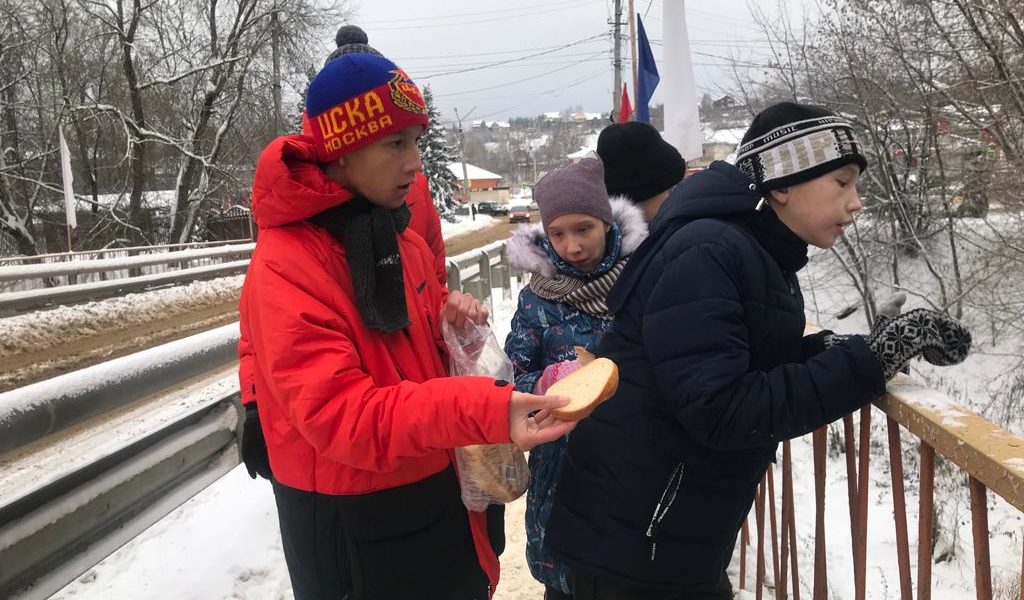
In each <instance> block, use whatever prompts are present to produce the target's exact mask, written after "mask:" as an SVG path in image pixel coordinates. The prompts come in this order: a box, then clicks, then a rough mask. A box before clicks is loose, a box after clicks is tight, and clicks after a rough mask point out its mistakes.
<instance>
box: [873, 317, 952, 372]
mask: <svg viewBox="0 0 1024 600" xmlns="http://www.w3.org/2000/svg"><path fill="white" fill-rule="evenodd" d="M868 345H869V346H871V350H872V351H874V353H875V356H877V357H878V360H879V362H881V363H882V373H883V374H884V375H885V380H886V381H889V380H890V379H892V377H893V376H894V375H895V374H896V373H897V372H899V371H900V370H901V369H902V368H903V367H904V366H906V364H907V363H909V362H910V360H911V359H913V358H915V357H917V356H924V358H925V360H927V361H928V362H930V363H932V364H933V365H955V364H957V363H960V362H963V360H964V359H965V358H967V353H968V352H969V351H970V349H971V333H970V332H969V331H967V329H966V328H965V327H964V326H963V325H962V324H960V322H959V321H957V320H955V319H952V318H950V317H947V316H946V315H943V314H942V313H938V312H935V311H933V310H927V309H924V308H918V309H915V310H912V311H910V312H908V313H906V314H903V315H898V316H896V317H893V318H891V319H882V320H880V321H879V322H878V323H876V324H875V327H874V328H872V330H871V334H870V335H869V336H868Z"/></svg>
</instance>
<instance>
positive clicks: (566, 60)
mask: <svg viewBox="0 0 1024 600" xmlns="http://www.w3.org/2000/svg"><path fill="white" fill-rule="evenodd" d="M607 55H608V50H598V51H596V52H578V53H573V54H563V55H559V56H558V57H551V58H549V59H540V60H530V61H526V62H516V63H513V64H509V65H505V66H503V67H502V69H516V68H521V67H536V66H544V65H569V64H573V63H575V62H577V61H576V60H575V59H578V58H586V59H587V62H591V61H595V60H605V61H606V60H607ZM480 64H482V63H479V62H472V63H461V64H448V65H436V66H433V67H431V66H414V67H409V68H407V69H406V70H407V71H409V72H410V74H413V75H415V73H418V72H420V71H429V70H431V69H440V68H455V67H476V66H479V65H480ZM474 70H479V69H468V68H467V69H465V70H464V71H459V73H460V74H461V73H465V72H471V71H474ZM429 77H432V76H429V75H428V76H422V75H416V76H415V79H416V80H420V79H428V78H429Z"/></svg>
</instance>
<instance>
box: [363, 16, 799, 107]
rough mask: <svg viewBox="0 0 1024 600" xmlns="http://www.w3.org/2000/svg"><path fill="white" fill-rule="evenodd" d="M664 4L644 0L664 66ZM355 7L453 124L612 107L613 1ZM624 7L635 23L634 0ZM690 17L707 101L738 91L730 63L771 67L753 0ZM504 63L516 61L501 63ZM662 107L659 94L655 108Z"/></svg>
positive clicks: (375, 42)
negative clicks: (762, 63)
mask: <svg viewBox="0 0 1024 600" xmlns="http://www.w3.org/2000/svg"><path fill="white" fill-rule="evenodd" d="M663 1H671V0H635V5H636V10H637V12H639V13H640V14H641V16H644V15H646V16H645V17H644V25H645V27H646V29H647V35H648V37H649V38H650V40H651V47H652V50H653V53H654V56H655V58H656V60H658V61H659V62H660V60H661V44H660V42H661V39H662V37H663V32H662V21H661V14H662V2H663ZM353 3H354V7H355V15H354V18H353V19H352V22H354V23H356V24H358V25H360V26H361V27H363V29H365V30H366V31H367V33H368V34H369V37H370V44H371V45H372V46H374V47H375V48H377V49H378V50H380V51H381V52H382V53H383V54H384V55H385V56H387V57H388V58H391V59H392V60H394V61H395V62H396V63H397V64H398V65H399V66H400V67H402V68H403V69H405V70H406V71H407V72H408V73H409V75H410V76H411V77H412V78H413V80H415V81H416V83H418V84H420V85H421V86H422V85H426V84H429V85H430V87H431V89H432V90H433V93H434V97H435V99H436V100H437V104H438V107H439V108H440V109H441V111H442V113H443V117H444V119H445V120H449V119H452V118H454V116H455V115H454V110H455V109H458V111H459V114H460V115H462V116H463V118H464V119H465V118H468V119H469V120H474V119H481V118H484V119H502V120H504V119H508V118H510V117H516V116H536V115H538V114H540V113H541V112H545V111H559V110H562V109H565V108H569V107H574V106H582V107H583V109H584V110H585V111H588V112H607V111H610V110H611V108H612V104H611V102H612V100H611V98H612V87H613V79H612V68H611V56H612V50H611V48H612V44H611V34H610V32H611V25H609V22H610V21H611V20H612V10H613V8H612V7H613V1H612V0H548V1H547V2H544V1H543V0H446V1H445V2H434V1H430V0H353ZM760 4H761V5H762V6H764V5H770V6H765V10H767V11H769V13H770V14H774V13H775V12H776V11H777V9H775V8H774V6H775V5H776V3H775V2H770V1H762V2H761V3H760ZM787 4H788V6H787V8H789V7H790V6H792V5H794V4H797V5H799V4H800V3H798V2H789V3H787ZM622 6H623V20H624V21H627V15H628V12H627V11H628V6H629V3H628V0H622ZM791 10H792V9H791ZM797 12H799V7H797ZM686 15H687V25H688V29H689V35H690V43H691V49H692V52H693V62H694V73H695V76H696V79H697V82H696V83H697V87H698V95H700V94H703V93H704V92H709V93H711V94H712V95H713V96H717V95H721V94H722V93H723V92H722V90H723V89H728V88H730V87H731V83H730V77H731V74H730V69H729V68H728V67H727V66H725V65H727V64H728V61H729V59H730V58H732V59H742V60H746V61H748V62H757V61H758V60H762V61H763V58H762V59H758V58H757V57H758V56H761V57H763V55H764V52H765V50H766V43H765V36H764V34H763V32H762V31H761V29H760V28H759V27H758V26H757V25H756V23H755V21H754V19H753V17H752V15H751V11H750V7H749V6H748V0H686ZM627 22H628V21H627ZM628 30H629V29H628V25H627V26H625V27H624V31H625V32H627V33H628ZM623 58H624V62H623V77H624V80H627V79H630V78H631V77H632V75H631V71H630V63H629V62H628V59H629V52H628V46H627V45H626V44H624V45H623ZM502 61H508V62H507V63H506V64H502V65H493V63H497V62H502ZM627 74H628V75H627ZM630 87H632V86H630ZM630 95H631V96H632V90H630ZM658 102H659V100H658V95H657V92H655V96H654V101H653V103H654V104H657V103H658ZM467 114H468V117H467V116H466V115H467Z"/></svg>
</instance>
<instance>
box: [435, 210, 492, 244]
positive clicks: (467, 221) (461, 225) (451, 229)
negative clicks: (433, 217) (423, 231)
mask: <svg viewBox="0 0 1024 600" xmlns="http://www.w3.org/2000/svg"><path fill="white" fill-rule="evenodd" d="M456 219H457V220H456V221H455V222H454V223H449V222H448V221H445V220H444V219H441V236H442V237H443V238H444V239H446V240H447V239H449V238H453V237H455V236H457V235H463V234H466V233H470V232H472V231H477V230H479V229H487V228H488V227H490V226H491V225H494V222H495V221H494V218H493V217H491V216H490V215H477V216H476V220H474V219H473V218H471V217H469V216H463V215H459V216H458V217H457V218H456Z"/></svg>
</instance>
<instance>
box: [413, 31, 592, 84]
mask: <svg viewBox="0 0 1024 600" xmlns="http://www.w3.org/2000/svg"><path fill="white" fill-rule="evenodd" d="M601 37H607V34H604V33H602V34H599V35H594V36H591V37H588V38H583V39H582V40H577V41H575V42H570V43H568V44H564V45H562V46H559V47H557V48H554V49H551V50H545V51H543V52H537V53H535V54H529V55H527V56H521V57H518V58H509V59H505V60H500V61H497V62H492V63H487V64H485V65H480V66H478V67H470V68H466V69H457V70H455V71H446V72H444V73H434V74H432V75H424V76H422V77H421V79H430V78H432V77H444V76H445V75H455V74H457V73H468V72H470V71H479V70H481V69H490V68H492V67H499V66H501V65H507V64H510V63H514V62H518V61H521V60H527V59H530V58H537V57H538V56H544V55H547V54H551V53H553V52H558V51H559V50H565V49H566V48H572V47H573V46H578V45H580V44H582V43H585V42H589V41H591V40H593V39H597V38H601Z"/></svg>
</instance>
